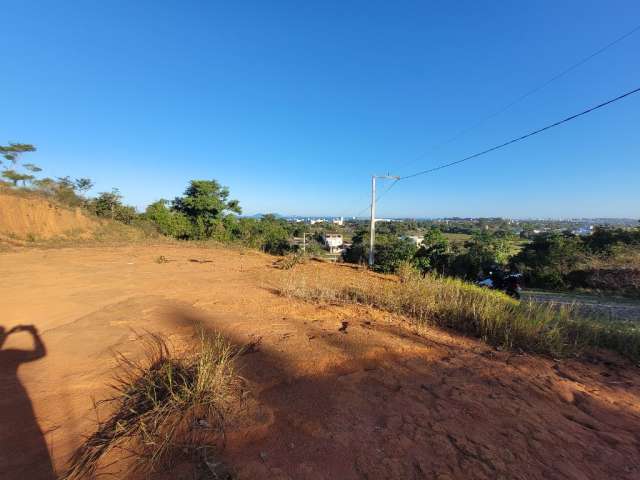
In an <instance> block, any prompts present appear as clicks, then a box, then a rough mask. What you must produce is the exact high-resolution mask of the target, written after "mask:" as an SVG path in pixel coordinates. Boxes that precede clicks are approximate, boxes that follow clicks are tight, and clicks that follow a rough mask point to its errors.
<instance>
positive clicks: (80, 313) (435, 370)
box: [0, 245, 640, 480]
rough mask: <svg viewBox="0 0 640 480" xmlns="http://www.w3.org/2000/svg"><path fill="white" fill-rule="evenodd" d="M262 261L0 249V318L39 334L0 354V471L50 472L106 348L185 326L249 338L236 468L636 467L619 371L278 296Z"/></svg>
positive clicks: (138, 250)
mask: <svg viewBox="0 0 640 480" xmlns="http://www.w3.org/2000/svg"><path fill="white" fill-rule="evenodd" d="M160 255H163V256H165V257H167V258H168V259H169V260H170V262H169V263H164V264H162V263H156V261H155V260H156V259H157V258H158V256H160ZM194 260H198V261H194ZM273 260H274V259H273V257H268V256H265V255H261V254H258V253H255V252H241V251H239V250H226V249H200V248H195V247H179V246H171V245H159V246H126V247H100V248H66V249H55V250H53V249H52V250H37V249H24V250H21V251H14V252H8V253H2V254H0V292H2V293H1V304H2V318H1V319H0V325H2V326H4V327H5V328H6V329H7V330H8V329H10V328H11V327H13V326H15V325H18V324H33V325H35V326H36V327H37V329H38V331H39V332H40V337H41V339H42V343H43V346H42V349H41V350H40V351H36V352H34V351H33V347H32V340H31V335H30V334H29V332H19V333H14V334H11V335H9V337H8V338H7V340H6V342H5V344H4V345H3V346H2V350H0V425H1V429H0V478H2V479H6V480H18V479H19V480H25V479H29V480H31V479H33V480H38V479H51V478H55V472H56V471H57V472H60V471H62V470H63V468H64V464H65V460H66V458H67V457H68V455H69V453H70V452H71V451H72V449H73V448H74V447H76V446H77V445H78V444H79V443H80V442H81V440H82V435H84V434H87V433H89V432H90V431H91V428H92V425H93V422H94V417H93V413H92V397H93V398H94V399H100V398H103V397H105V396H106V395H107V394H108V388H107V384H108V381H109V378H110V377H111V375H112V373H113V371H112V369H113V366H114V361H113V351H115V350H117V351H121V352H125V353H127V352H130V353H133V352H136V351H137V349H139V344H138V343H137V341H136V336H135V335H134V334H133V333H132V329H137V330H138V331H140V330H143V329H147V330H150V331H155V332H160V333H163V334H165V335H167V336H168V337H169V338H170V339H171V340H172V341H175V342H178V343H180V342H183V343H184V342H188V341H189V339H190V336H191V334H192V330H193V327H192V325H193V324H194V323H202V324H203V325H205V326H207V327H208V328H211V329H215V330H218V331H221V332H222V333H223V334H224V335H225V336H226V337H227V338H228V339H229V340H230V341H233V342H235V343H238V344H245V343H247V342H248V341H251V340H255V339H257V338H262V341H261V343H260V347H259V350H258V352H256V353H252V354H249V355H245V356H243V357H241V359H240V368H241V374H242V376H243V377H244V378H245V379H246V381H247V385H248V387H249V390H250V392H251V395H252V399H253V400H252V405H254V407H252V409H251V411H250V412H248V413H247V415H248V417H247V418H245V419H244V420H242V421H241V422H237V423H235V424H234V425H235V426H232V427H231V429H230V431H229V432H228V437H227V444H226V448H225V450H224V451H223V452H222V453H221V456H222V459H223V460H224V462H225V463H226V464H227V465H229V467H230V468H231V469H232V470H233V471H234V472H235V474H236V475H237V477H238V478H240V479H296V480H297V479H325V478H326V479H329V478H330V479H341V480H342V479H345V480H346V479H423V478H424V479H440V480H444V479H576V480H577V479H580V480H582V479H629V480H631V479H638V478H640V402H639V399H640V386H639V383H638V380H639V379H640V375H639V373H640V372H639V370H638V368H637V367H636V366H633V365H631V364H630V363H629V362H627V361H625V360H623V359H621V358H619V357H616V356H615V355H612V354H607V353H602V352H600V353H597V354H593V355H590V356H588V358H587V359H583V360H554V359H549V358H542V357H537V356H532V355H523V354H517V353H513V352H501V351H496V350H494V349H492V348H490V347H488V346H487V345H485V344H483V343H481V342H479V341H476V340H473V339H468V338H464V337H460V336H458V335H455V334H453V333H450V332H446V331H443V330H439V329H429V330H427V331H426V332H422V333H421V334H420V335H417V334H415V333H413V332H412V331H411V329H410V328H409V327H408V326H407V324H406V322H403V320H402V319H400V318H396V317H393V316H391V315H388V314H384V313H382V312H377V311H374V310H370V309H365V308H359V307H338V306H321V305H311V304H305V303H301V302H297V301H291V300H288V299H285V298H282V297H280V296H278V295H276V294H275V293H274V292H273V285H274V284H275V282H276V281H277V280H278V279H279V278H280V277H282V276H283V275H287V274H288V272H282V271H280V270H277V269H275V268H273V265H272V264H273ZM295 271H296V274H299V275H310V276H317V275H320V276H323V277H324V278H327V281H330V279H331V278H332V276H335V275H355V274H356V273H354V272H353V271H352V270H351V269H349V268H345V267H338V266H330V265H319V264H307V265H301V266H296V267H295ZM342 322H348V324H347V326H346V329H344V328H343V331H340V328H341V326H342V325H343V323H342ZM29 352H31V353H29ZM37 357H39V358H37ZM118 478H123V477H122V476H119V477H118ZM167 478H181V477H180V476H169V477H167ZM184 478H190V477H184Z"/></svg>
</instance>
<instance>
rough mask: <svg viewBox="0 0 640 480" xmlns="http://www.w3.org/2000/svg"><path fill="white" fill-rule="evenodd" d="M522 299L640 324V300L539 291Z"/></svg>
mask: <svg viewBox="0 0 640 480" xmlns="http://www.w3.org/2000/svg"><path fill="white" fill-rule="evenodd" d="M522 299H523V300H531V301H534V302H547V303H554V304H556V305H575V306H577V307H578V308H579V309H581V310H582V311H584V312H585V313H590V314H593V313H595V314H597V315H598V316H602V317H604V318H608V319H611V320H632V321H637V322H638V323H640V300H636V299H628V298H622V297H605V296H599V295H585V294H573V293H559V292H545V291H540V290H526V291H524V292H523V294H522Z"/></svg>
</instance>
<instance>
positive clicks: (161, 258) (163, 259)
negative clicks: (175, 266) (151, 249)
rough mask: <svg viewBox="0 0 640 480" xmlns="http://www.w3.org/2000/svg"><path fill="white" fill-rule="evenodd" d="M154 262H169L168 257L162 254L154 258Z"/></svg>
mask: <svg viewBox="0 0 640 480" xmlns="http://www.w3.org/2000/svg"><path fill="white" fill-rule="evenodd" d="M156 263H169V259H168V258H167V257H165V256H164V255H160V256H159V257H157V258H156Z"/></svg>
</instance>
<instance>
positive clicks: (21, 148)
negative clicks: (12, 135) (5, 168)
mask: <svg viewBox="0 0 640 480" xmlns="http://www.w3.org/2000/svg"><path fill="white" fill-rule="evenodd" d="M35 151H36V147H34V146H33V145H31V144H29V143H9V145H0V156H2V157H4V159H5V160H8V161H9V162H11V163H12V164H13V165H15V164H16V163H17V162H18V158H19V157H20V155H22V154H23V153H26V152H35ZM0 163H1V162H0Z"/></svg>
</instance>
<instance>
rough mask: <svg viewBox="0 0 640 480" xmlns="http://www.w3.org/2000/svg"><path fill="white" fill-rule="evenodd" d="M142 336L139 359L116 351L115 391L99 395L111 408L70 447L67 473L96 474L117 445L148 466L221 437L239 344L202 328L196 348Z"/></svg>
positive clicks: (137, 464) (139, 466)
mask: <svg viewBox="0 0 640 480" xmlns="http://www.w3.org/2000/svg"><path fill="white" fill-rule="evenodd" d="M143 340H144V345H145V346H146V349H145V356H144V359H143V360H142V361H134V360H131V359H129V358H126V357H124V356H122V355H120V356H119V357H118V366H117V374H116V377H115V380H114V384H113V390H114V395H113V396H112V397H111V398H108V399H106V400H103V401H102V402H100V403H99V405H107V406H108V407H110V409H111V410H112V413H111V415H110V416H109V417H108V418H107V419H106V420H104V421H101V422H99V424H98V426H97V429H96V431H95V432H94V433H93V434H92V435H91V436H89V437H88V438H86V440H85V441H84V443H83V444H82V445H81V446H80V447H79V448H78V449H77V450H76V451H75V452H74V453H73V455H72V457H71V459H70V463H69V468H68V470H67V472H66V473H65V474H64V476H63V478H64V479H80V478H85V477H88V476H93V475H94V474H95V473H96V471H97V470H98V469H99V467H100V466H101V465H102V462H103V461H104V459H105V457H106V456H107V454H109V453H110V452H111V451H112V450H114V449H115V450H120V451H123V452H125V453H127V454H130V456H131V457H132V458H133V463H132V464H131V465H130V466H129V467H128V468H129V469H130V470H141V471H143V472H145V473H150V472H153V471H156V470H158V469H166V468H168V467H169V465H170V462H171V461H172V460H173V459H174V457H175V455H176V452H178V451H183V450H185V449H194V448H196V447H202V446H204V445H206V446H211V445H216V444H217V443H219V442H220V441H221V440H222V436H223V433H224V425H225V418H226V415H227V412H228V411H229V409H230V408H231V405H232V404H233V401H234V399H236V393H237V391H238V388H237V387H238V380H237V377H236V375H235V373H234V369H233V359H234V350H233V349H232V348H231V347H230V346H229V345H228V344H226V343H225V342H224V341H223V339H222V338H221V337H220V336H211V335H207V334H205V333H202V334H201V338H200V348H199V350H198V351H197V353H195V354H193V355H177V354H175V353H174V352H173V351H172V350H171V349H170V348H169V346H168V345H167V343H166V342H165V341H164V340H163V339H162V338H161V337H160V336H158V335H148V336H146V337H144V338H143ZM178 447H179V449H178Z"/></svg>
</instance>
